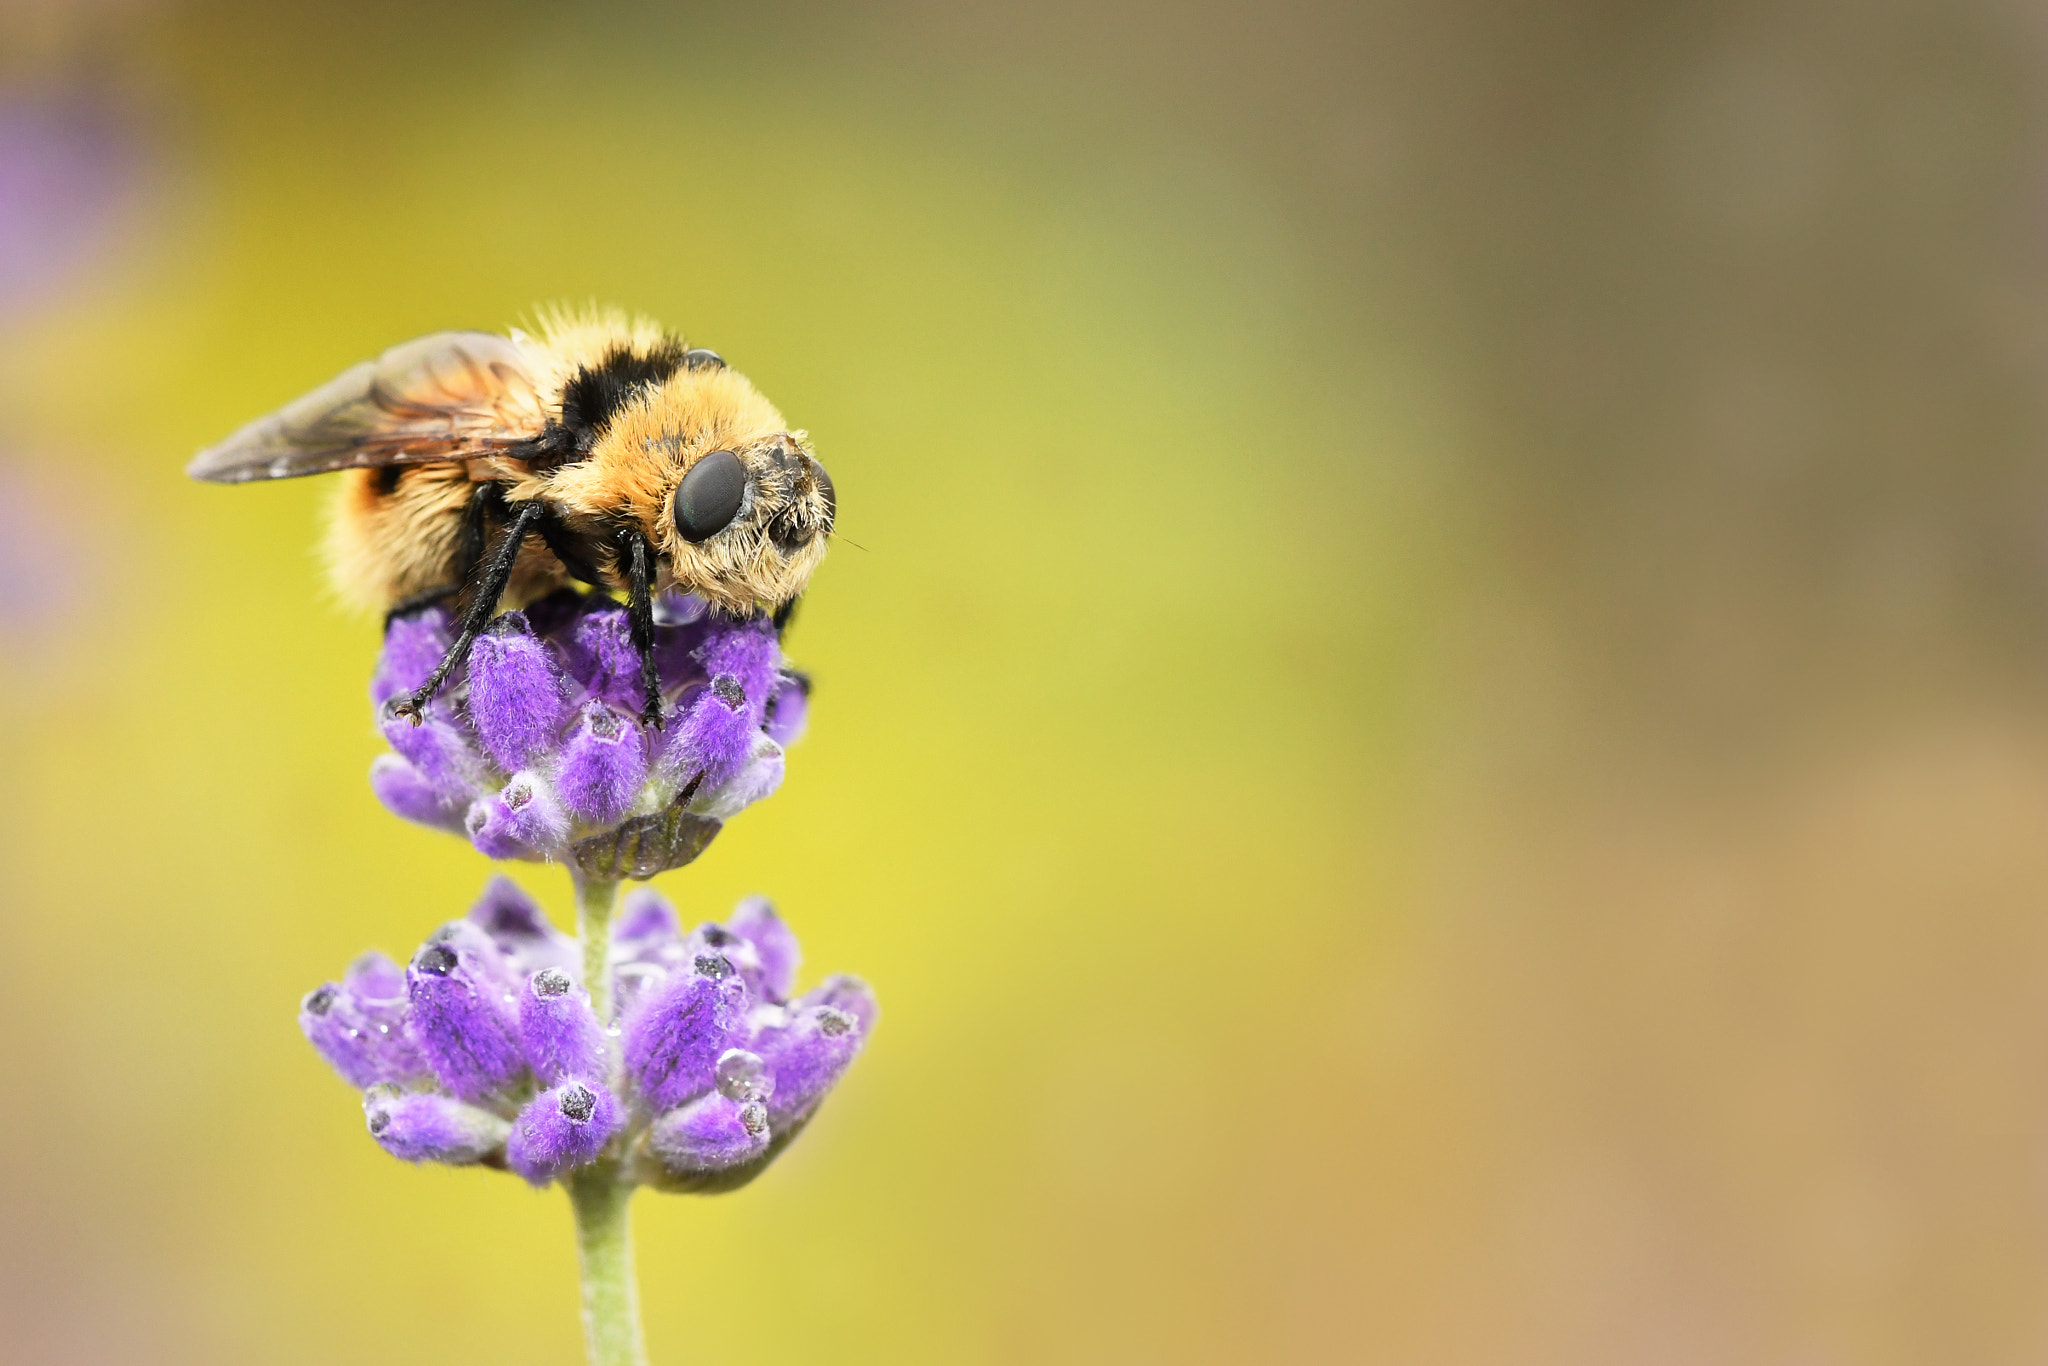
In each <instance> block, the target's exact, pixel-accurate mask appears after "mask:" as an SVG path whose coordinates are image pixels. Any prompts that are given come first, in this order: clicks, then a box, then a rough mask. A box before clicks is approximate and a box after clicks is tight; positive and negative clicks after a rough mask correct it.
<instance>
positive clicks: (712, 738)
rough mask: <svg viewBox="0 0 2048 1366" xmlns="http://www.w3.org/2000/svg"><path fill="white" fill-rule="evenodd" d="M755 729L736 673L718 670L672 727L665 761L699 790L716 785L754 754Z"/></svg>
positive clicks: (727, 778)
mask: <svg viewBox="0 0 2048 1366" xmlns="http://www.w3.org/2000/svg"><path fill="white" fill-rule="evenodd" d="M754 732H755V727H754V726H753V725H752V724H751V723H750V722H749V721H748V719H747V695H746V693H745V692H744V691H743V690H742V689H741V687H740V683H739V679H738V677H737V676H736V675H733V674H720V675H718V676H717V677H716V678H714V679H712V680H711V686H710V687H708V688H706V689H705V690H704V691H703V692H701V693H698V694H697V699H696V701H694V702H692V703H691V704H690V709H689V711H688V712H687V713H685V714H684V716H683V720H682V724H680V725H678V726H677V727H676V728H675V736H674V738H673V739H672V740H671V741H670V742H669V745H668V750H667V754H666V757H665V763H666V765H667V767H668V769H669V771H670V772H671V773H674V774H676V775H677V777H678V779H679V781H682V782H685V783H688V782H691V781H695V782H697V783H698V785H699V790H700V791H702V790H704V789H707V788H713V787H717V786H718V785H719V784H721V783H724V782H727V781H729V780H731V779H732V777H733V776H734V775H735V774H737V773H738V772H739V771H740V769H741V767H742V766H744V765H745V764H746V762H747V760H748V758H750V757H751V756H752V755H753V752H754Z"/></svg>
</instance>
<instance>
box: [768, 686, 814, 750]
mask: <svg viewBox="0 0 2048 1366" xmlns="http://www.w3.org/2000/svg"><path fill="white" fill-rule="evenodd" d="M810 713H811V688H810V684H809V683H807V682H805V681H804V680H803V679H801V678H797V677H794V676H786V677H784V678H783V679H782V681H781V682H779V683H777V684H776V685H775V691H774V692H773V693H771V694H769V697H768V710H767V715H766V719H765V720H764V721H763V722H762V726H761V728H762V729H763V730H765V731H766V732H767V733H768V738H769V739H770V740H773V741H774V742H775V743H776V744H778V745H781V746H782V747H783V748H784V749H787V748H789V747H790V746H791V745H793V744H795V743H796V742H797V741H799V740H801V739H803V737H804V725H805V723H806V722H807V721H808V720H809V719H810Z"/></svg>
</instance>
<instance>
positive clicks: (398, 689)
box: [370, 608, 449, 715]
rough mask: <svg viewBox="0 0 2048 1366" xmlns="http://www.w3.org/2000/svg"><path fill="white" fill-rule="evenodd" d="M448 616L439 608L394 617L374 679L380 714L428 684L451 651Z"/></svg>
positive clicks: (372, 684)
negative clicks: (395, 702) (416, 689)
mask: <svg viewBox="0 0 2048 1366" xmlns="http://www.w3.org/2000/svg"><path fill="white" fill-rule="evenodd" d="M448 622H449V618H448V614H447V613H445V612H443V611H441V610H440V609H439V608H435V609H433V610H432V611H427V612H413V613H408V614H407V615H405V616H402V617H394V618H393V619H392V621H391V624H390V625H388V626H386V627H385V628H384V651H383V653H382V654H381V655H380V656H379V657H378V660H377V672H376V674H375V675H374V676H373V677H372V678H371V679H370V701H371V703H372V704H374V705H375V706H376V707H377V709H378V712H379V714H380V715H381V714H382V711H383V708H384V704H385V703H386V702H389V701H391V700H392V699H393V698H396V697H402V696H404V695H405V694H406V693H409V692H411V691H412V690H413V689H414V688H417V687H419V686H420V684H422V683H424V682H426V681H427V676H428V675H429V674H431V673H433V672H434V666H435V665H437V664H439V663H440V662H441V656H442V655H443V654H445V653H446V652H447V650H448V644H449V635H448Z"/></svg>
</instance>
